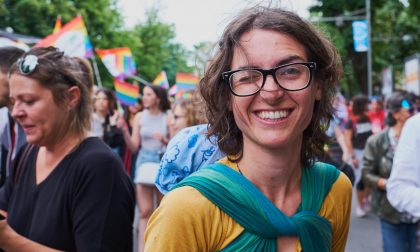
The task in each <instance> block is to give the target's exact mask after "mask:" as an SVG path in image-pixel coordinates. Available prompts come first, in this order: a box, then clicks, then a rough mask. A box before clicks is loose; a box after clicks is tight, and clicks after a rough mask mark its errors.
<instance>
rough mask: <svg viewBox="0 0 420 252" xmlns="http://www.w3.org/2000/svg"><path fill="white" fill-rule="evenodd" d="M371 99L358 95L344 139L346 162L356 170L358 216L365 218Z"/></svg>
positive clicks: (370, 131)
mask: <svg viewBox="0 0 420 252" xmlns="http://www.w3.org/2000/svg"><path fill="white" fill-rule="evenodd" d="M368 104H369V99H368V97H367V96H365V95H357V96H355V97H353V99H352V106H351V111H352V112H351V114H350V118H349V120H347V122H346V124H345V130H344V139H345V141H346V145H347V150H348V151H347V154H348V156H347V157H346V156H344V158H343V159H344V160H348V161H347V162H348V163H349V164H351V165H352V166H353V168H354V175H355V183H356V196H357V198H356V199H357V200H356V204H357V205H356V215H357V216H358V217H364V216H366V214H367V211H368V210H369V202H368V194H369V192H368V189H366V188H365V186H364V184H363V180H362V179H361V178H362V176H361V175H362V172H361V171H362V165H363V163H362V160H363V149H364V148H365V144H366V141H367V139H368V138H369V137H370V136H371V135H372V124H371V122H370V119H369V117H368V116H367V111H368Z"/></svg>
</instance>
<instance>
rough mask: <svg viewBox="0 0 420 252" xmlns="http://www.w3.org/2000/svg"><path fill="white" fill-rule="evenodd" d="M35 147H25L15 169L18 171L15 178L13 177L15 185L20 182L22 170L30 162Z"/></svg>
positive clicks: (30, 145)
mask: <svg viewBox="0 0 420 252" xmlns="http://www.w3.org/2000/svg"><path fill="white" fill-rule="evenodd" d="M33 147H34V145H32V144H27V145H26V146H25V147H24V149H23V153H22V156H21V157H20V158H19V160H18V162H17V166H16V168H15V169H16V171H15V176H14V177H13V184H15V185H16V184H17V182H18V181H19V179H20V176H21V173H22V169H23V167H24V166H25V165H26V163H27V161H28V157H29V154H30V153H31V151H32V149H33Z"/></svg>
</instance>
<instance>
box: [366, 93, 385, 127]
mask: <svg viewBox="0 0 420 252" xmlns="http://www.w3.org/2000/svg"><path fill="white" fill-rule="evenodd" d="M367 116H368V117H369V119H370V123H371V124H372V134H376V133H379V132H381V131H382V130H383V129H384V127H385V111H384V108H383V103H382V101H381V100H380V98H378V97H373V98H372V99H371V101H370V104H369V110H368V112H367Z"/></svg>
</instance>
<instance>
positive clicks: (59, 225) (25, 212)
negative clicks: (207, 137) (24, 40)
mask: <svg viewBox="0 0 420 252" xmlns="http://www.w3.org/2000/svg"><path fill="white" fill-rule="evenodd" d="M9 82H10V97H11V101H12V104H13V106H12V108H13V110H12V116H13V117H14V119H15V120H16V121H17V122H18V123H19V124H20V125H22V127H23V129H24V131H25V133H26V138H27V141H28V143H29V145H28V146H27V147H26V148H25V149H24V151H23V153H21V155H20V156H18V157H17V158H16V160H17V161H16V162H15V167H14V168H13V172H12V174H11V175H10V176H9V178H8V181H6V184H5V186H4V187H3V188H2V189H1V190H0V213H1V214H3V215H5V216H7V222H6V221H0V248H3V249H4V250H6V251H51V250H52V249H53V250H61V251H99V250H104V249H105V250H109V251H131V246H132V244H131V239H130V237H132V232H131V227H132V221H133V217H134V216H133V215H134V203H135V199H134V188H133V186H132V184H131V182H130V179H129V178H128V177H127V176H126V175H125V173H124V171H123V167H122V163H121V161H120V160H119V158H118V157H116V156H115V154H113V153H112V151H111V150H110V149H109V148H108V147H107V146H106V145H105V144H104V143H103V142H102V141H101V140H99V139H98V138H96V137H88V131H89V129H90V113H91V110H90V108H91V100H90V99H91V89H92V85H93V80H92V72H91V69H90V67H89V64H88V63H87V62H86V61H85V60H83V59H79V58H70V57H67V56H65V55H64V54H63V52H60V51H58V50H57V49H56V48H52V47H49V48H34V49H31V50H30V51H28V52H27V53H25V54H24V55H23V56H22V57H21V58H20V59H19V60H18V61H17V62H16V63H15V64H14V65H13V66H12V67H11V70H10V72H9Z"/></svg>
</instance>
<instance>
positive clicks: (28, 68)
mask: <svg viewBox="0 0 420 252" xmlns="http://www.w3.org/2000/svg"><path fill="white" fill-rule="evenodd" d="M17 65H18V68H19V71H20V73H21V74H23V75H30V74H31V73H33V72H34V71H35V69H36V66H38V57H37V56H35V55H31V54H29V55H26V56H25V57H22V58H20V59H19V60H18V61H17Z"/></svg>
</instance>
